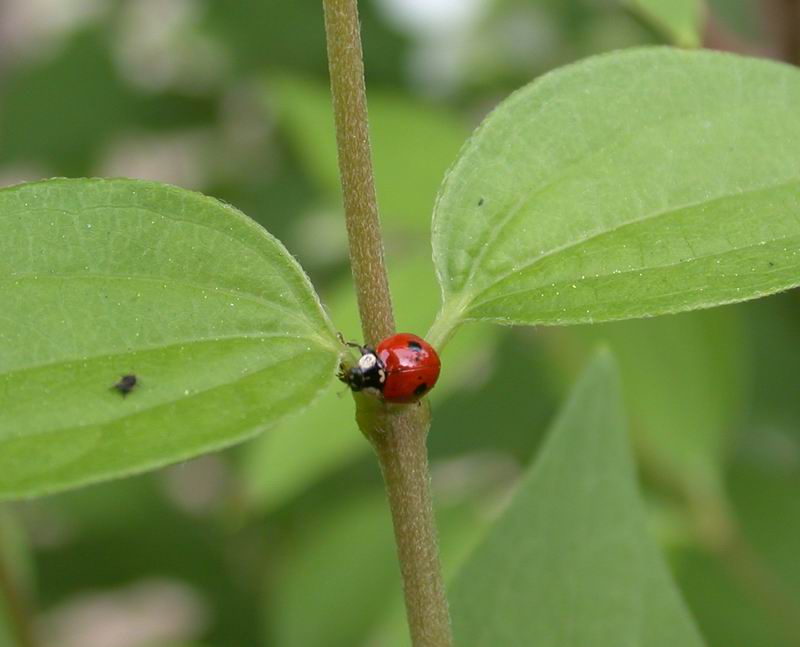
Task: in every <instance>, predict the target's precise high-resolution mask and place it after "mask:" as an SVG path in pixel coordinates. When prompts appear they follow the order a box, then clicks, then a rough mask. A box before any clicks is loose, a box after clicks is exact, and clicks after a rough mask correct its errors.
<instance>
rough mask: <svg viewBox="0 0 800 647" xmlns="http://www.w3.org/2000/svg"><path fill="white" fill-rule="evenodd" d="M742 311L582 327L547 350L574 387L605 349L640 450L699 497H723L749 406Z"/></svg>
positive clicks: (562, 334) (563, 333) (559, 336)
mask: <svg viewBox="0 0 800 647" xmlns="http://www.w3.org/2000/svg"><path fill="white" fill-rule="evenodd" d="M740 314H741V310H739V309H737V308H718V309H715V310H705V311H700V312H691V313H686V314H681V315H677V316H673V317H659V318H656V319H644V320H630V321H619V322H613V323H608V324H600V325H595V326H576V327H570V328H564V329H561V330H558V331H554V332H553V334H552V335H551V338H550V339H549V340H548V342H549V343H546V344H545V346H546V347H547V349H548V351H550V353H551V355H552V357H553V363H554V365H553V369H554V370H556V371H557V370H558V369H559V368H561V369H564V368H565V367H569V368H568V369H567V371H566V373H567V381H568V383H571V382H572V380H573V379H574V378H575V377H576V376H577V375H578V373H579V370H580V367H581V366H583V365H585V362H586V360H587V359H588V358H589V357H590V356H591V353H592V350H593V349H594V348H596V347H597V345H598V343H607V344H608V345H609V346H610V348H611V349H612V350H613V352H614V356H615V357H616V358H617V359H618V361H619V365H620V372H621V374H622V381H623V384H624V387H625V400H626V403H627V409H628V411H630V412H631V417H632V420H633V425H632V426H633V432H634V438H635V443H636V445H637V449H638V450H639V451H640V453H641V455H642V456H643V457H644V458H646V460H647V462H648V464H649V465H650V466H651V467H653V468H655V469H656V470H657V471H658V472H659V473H661V474H665V473H666V474H668V475H669V478H670V479H671V480H673V481H674V480H677V481H680V482H682V483H683V484H684V485H685V486H686V490H687V491H690V492H692V493H694V494H696V495H698V496H703V497H708V496H716V495H720V494H721V493H722V491H723V489H724V488H723V486H722V481H723V469H724V466H725V464H726V458H727V455H728V453H729V450H730V449H731V445H732V443H731V440H732V432H733V431H734V428H735V422H736V420H737V416H738V415H739V414H740V413H741V410H742V404H743V401H744V400H745V393H746V390H745V388H744V387H745V383H746V379H745V372H746V366H747V363H746V361H745V351H744V348H745V345H746V338H745V337H744V335H743V330H742V325H741V321H740Z"/></svg>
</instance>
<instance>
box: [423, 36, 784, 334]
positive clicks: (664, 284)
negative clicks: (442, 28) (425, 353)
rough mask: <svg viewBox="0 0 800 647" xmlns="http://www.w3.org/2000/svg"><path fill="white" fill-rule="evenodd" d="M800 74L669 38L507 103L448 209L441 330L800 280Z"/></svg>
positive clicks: (543, 319) (549, 319)
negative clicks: (681, 46)
mask: <svg viewBox="0 0 800 647" xmlns="http://www.w3.org/2000/svg"><path fill="white" fill-rule="evenodd" d="M798 105H800V71H798V70H797V69H795V68H792V67H789V66H786V65H782V64H778V63H772V62H767V61H762V60H755V59H747V58H742V57H738V56H733V55H730V54H720V53H713V52H684V51H679V50H671V49H667V48H655V49H644V50H628V51H623V52H618V53H614V54H609V55H604V56H598V57H595V58H592V59H589V60H587V61H584V62H582V63H579V64H576V65H573V66H569V67H566V68H563V69H561V70H558V71H556V72H553V73H552V74H549V75H546V76H545V77H542V78H541V79H540V80H538V81H536V82H534V83H533V84H531V85H529V86H527V87H526V88H524V89H522V90H521V91H519V92H517V93H516V94H514V95H513V96H512V97H511V98H510V99H508V100H507V101H505V102H504V103H503V104H501V105H500V106H499V107H498V108H497V109H496V110H495V111H494V113H492V115H491V116H490V117H489V118H488V119H487V120H486V121H485V122H484V124H483V125H482V126H481V127H480V128H479V129H478V130H477V131H476V133H475V135H474V136H473V138H472V139H471V140H470V142H469V143H468V145H467V146H466V147H465V149H464V151H463V152H462V153H461V155H460V157H459V158H458V161H457V162H456V164H455V166H454V167H453V168H452V170H451V171H450V173H449V175H448V176H447V178H446V180H445V182H444V185H443V187H442V191H441V194H440V197H439V200H438V203H437V206H436V210H435V215H434V231H433V246H434V258H435V261H436V265H437V270H438V273H439V278H440V282H441V284H442V289H443V292H444V300H445V305H444V311H443V313H442V316H441V319H440V321H439V322H438V323H437V331H436V335H435V338H436V339H439V338H442V337H445V336H446V335H447V333H448V332H449V330H451V329H452V328H453V327H455V326H457V325H458V323H459V322H461V321H464V320H479V319H484V320H493V321H497V322H500V323H506V324H571V323H581V322H595V321H605V320H613V319H626V318H631V317H644V316H651V315H658V314H665V313H669V312H679V311H684V310H692V309H696V308H703V307H709V306H714V305H719V304H723V303H729V302H735V301H742V300H745V299H751V298H754V297H759V296H763V295H767V294H771V293H774V292H778V291H780V290H784V289H787V288H790V287H792V286H796V285H798V284H800V254H798V243H800V120H798V119H797V106H798Z"/></svg>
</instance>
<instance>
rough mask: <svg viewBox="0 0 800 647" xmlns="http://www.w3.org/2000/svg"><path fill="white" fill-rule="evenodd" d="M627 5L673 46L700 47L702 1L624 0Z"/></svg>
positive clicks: (703, 8)
mask: <svg viewBox="0 0 800 647" xmlns="http://www.w3.org/2000/svg"><path fill="white" fill-rule="evenodd" d="M624 1H625V3H626V4H627V5H628V6H629V7H630V8H631V9H632V10H633V11H635V12H636V13H637V14H639V15H640V16H641V17H642V18H643V19H644V20H645V21H647V22H648V23H650V24H651V25H652V26H653V27H654V28H655V29H657V30H658V31H659V32H661V33H662V34H664V36H665V37H666V38H667V39H669V41H670V42H671V43H672V44H673V45H678V46H679V47H690V48H692V47H700V42H701V30H702V27H703V25H702V21H703V12H704V10H705V7H704V6H703V2H702V0H624Z"/></svg>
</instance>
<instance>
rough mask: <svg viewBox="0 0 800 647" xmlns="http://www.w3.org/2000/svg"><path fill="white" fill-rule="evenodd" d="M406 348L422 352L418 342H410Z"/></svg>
mask: <svg viewBox="0 0 800 647" xmlns="http://www.w3.org/2000/svg"><path fill="white" fill-rule="evenodd" d="M408 347H409V348H413V349H414V350H422V346H421V345H420V343H419V342H418V341H410V342H408Z"/></svg>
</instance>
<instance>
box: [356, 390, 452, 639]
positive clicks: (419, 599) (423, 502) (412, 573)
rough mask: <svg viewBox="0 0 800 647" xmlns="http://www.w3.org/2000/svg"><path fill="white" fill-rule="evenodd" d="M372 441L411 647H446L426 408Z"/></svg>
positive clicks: (397, 420)
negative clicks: (386, 499)
mask: <svg viewBox="0 0 800 647" xmlns="http://www.w3.org/2000/svg"><path fill="white" fill-rule="evenodd" d="M404 409H405V410H406V412H404V414H405V415H399V416H390V417H389V419H388V420H387V422H388V425H387V428H386V429H385V430H382V429H380V428H378V429H377V430H376V431H377V433H375V434H373V436H372V438H371V440H372V444H373V446H374V447H375V451H376V453H377V454H378V459H379V461H380V464H381V471H382V472H383V479H384V481H385V483H386V492H387V494H388V496H389V507H390V508H391V511H392V521H393V522H394V536H395V541H396V543H397V554H398V557H399V560H400V571H401V573H402V575H403V587H404V590H405V598H406V613H407V615H408V624H409V629H410V631H411V640H412V643H413V644H414V645H415V647H421V646H425V647H448V646H449V645H452V643H453V639H452V636H451V633H450V617H449V614H448V610H447V598H446V596H445V589H444V582H443V580H442V572H441V565H440V563H439V549H438V546H437V543H436V524H435V519H434V515H433V506H432V505H431V495H430V483H429V481H430V478H429V476H428V456H427V449H426V446H425V440H426V437H427V432H428V424H429V421H430V415H429V409H428V406H427V404H425V405H420V406H416V407H408V406H406V407H404Z"/></svg>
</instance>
